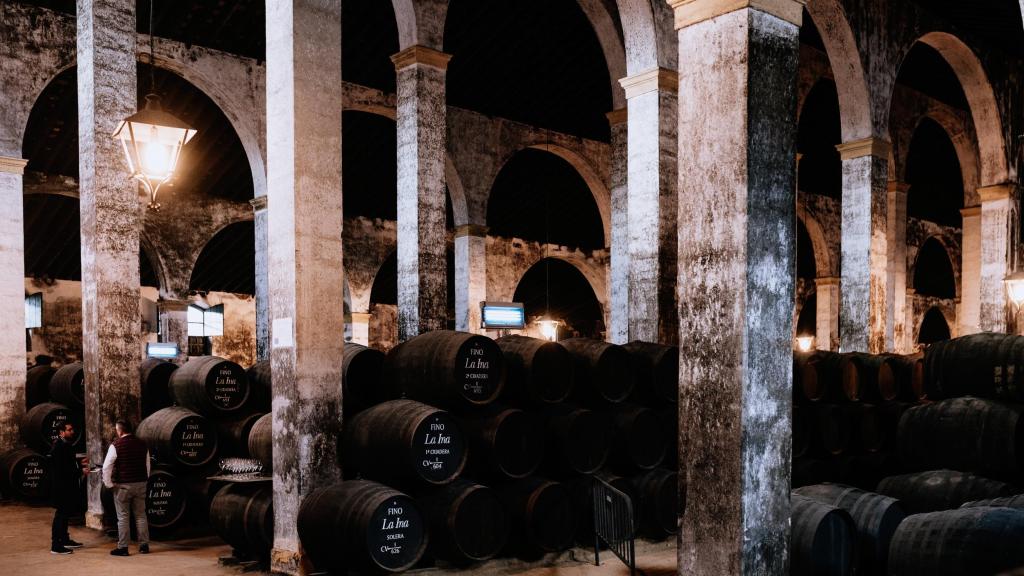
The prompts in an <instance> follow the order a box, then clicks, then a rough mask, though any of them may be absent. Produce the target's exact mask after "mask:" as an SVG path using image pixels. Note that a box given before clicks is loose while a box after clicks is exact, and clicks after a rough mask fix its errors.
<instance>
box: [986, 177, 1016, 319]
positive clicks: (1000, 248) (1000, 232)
mask: <svg viewBox="0 0 1024 576" xmlns="http://www.w3.org/2000/svg"><path fill="white" fill-rule="evenodd" d="M978 196H979V197H980V198H981V313H980V324H981V329H982V330H984V331H990V332H1006V330H1007V319H1008V318H1009V315H1010V310H1009V308H1008V300H1007V298H1006V287H1005V285H1004V284H1003V280H1004V279H1005V278H1006V274H1007V271H1008V270H1009V263H1010V256H1011V255H1010V242H1011V238H1012V236H1011V234H1010V230H1011V228H1012V227H1014V226H1016V223H1014V222H1011V221H1010V219H1011V217H1012V215H1013V213H1014V210H1013V185H1012V184H998V185H996V186H985V187H983V188H978Z"/></svg>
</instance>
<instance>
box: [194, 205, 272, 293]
mask: <svg viewBox="0 0 1024 576" xmlns="http://www.w3.org/2000/svg"><path fill="white" fill-rule="evenodd" d="M255 263H256V225H255V224H254V223H253V222H252V221H249V222H236V223H234V224H231V225H229V226H227V227H226V228H224V229H223V230H221V231H220V232H218V233H217V234H216V235H215V236H214V237H213V238H211V239H210V241H209V242H207V243H206V246H205V247H204V248H203V251H202V252H200V253H199V258H198V259H197V260H196V265H195V267H194V268H193V269H192V280H191V281H190V282H189V286H188V288H189V290H198V291H203V292H213V291H217V292H234V293H236V294H255V293H256V280H255V278H256V264H255Z"/></svg>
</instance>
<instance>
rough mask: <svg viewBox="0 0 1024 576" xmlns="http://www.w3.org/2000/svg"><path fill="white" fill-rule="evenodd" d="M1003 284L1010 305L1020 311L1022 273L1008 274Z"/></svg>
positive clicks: (1023, 287) (1023, 288)
mask: <svg viewBox="0 0 1024 576" xmlns="http://www.w3.org/2000/svg"><path fill="white" fill-rule="evenodd" d="M1003 283H1004V284H1005V285H1006V295H1007V296H1009V297H1010V303H1011V304H1013V305H1014V307H1015V308H1017V309H1020V307H1021V304H1024V271H1017V272H1014V273H1013V274H1010V275H1009V276H1007V277H1006V279H1005V280H1003Z"/></svg>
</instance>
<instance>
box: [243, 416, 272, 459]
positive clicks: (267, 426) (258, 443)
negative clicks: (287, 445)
mask: <svg viewBox="0 0 1024 576" xmlns="http://www.w3.org/2000/svg"><path fill="white" fill-rule="evenodd" d="M246 445H247V446H248V448H249V456H250V457H252V458H255V459H257V460H259V461H260V462H261V463H262V464H263V469H264V470H265V471H267V472H269V471H270V470H272V469H273V466H274V452H273V450H274V433H273V414H264V415H263V416H261V417H260V418H259V420H257V421H256V422H254V423H253V425H252V428H250V429H249V437H248V439H247V441H246Z"/></svg>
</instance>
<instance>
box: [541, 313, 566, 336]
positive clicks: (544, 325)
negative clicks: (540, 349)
mask: <svg viewBox="0 0 1024 576" xmlns="http://www.w3.org/2000/svg"><path fill="white" fill-rule="evenodd" d="M534 324H536V325H537V326H538V327H539V328H540V334H541V336H542V337H543V338H544V339H545V340H548V341H549V342H558V327H559V326H561V325H562V324H563V322H562V321H561V320H553V319H551V317H549V316H547V315H544V316H543V317H542V318H538V319H537V320H535V321H534Z"/></svg>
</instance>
